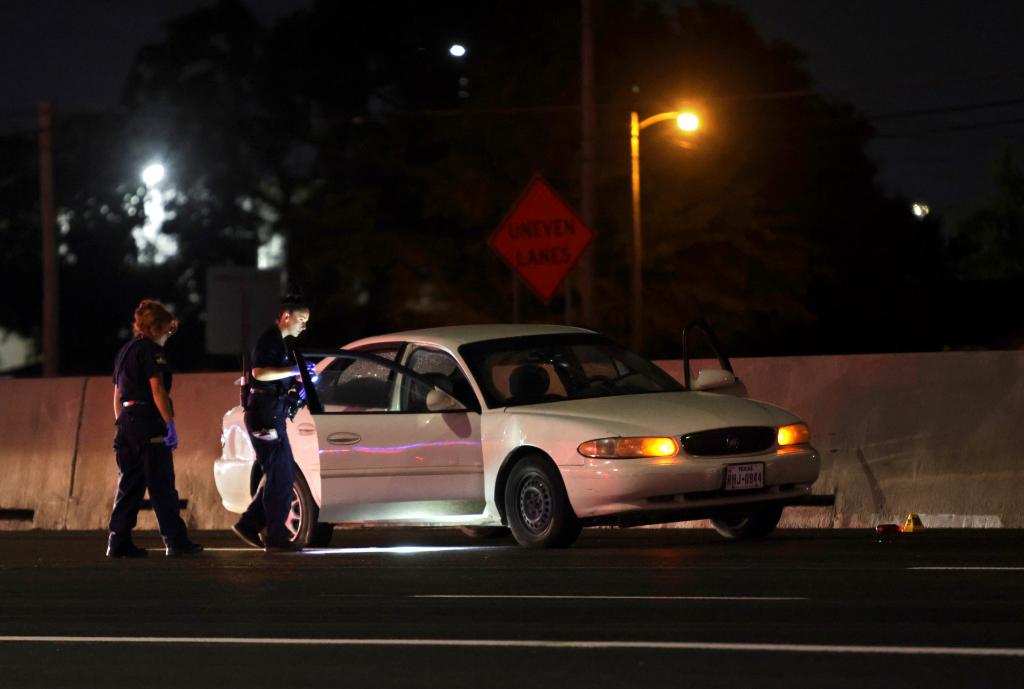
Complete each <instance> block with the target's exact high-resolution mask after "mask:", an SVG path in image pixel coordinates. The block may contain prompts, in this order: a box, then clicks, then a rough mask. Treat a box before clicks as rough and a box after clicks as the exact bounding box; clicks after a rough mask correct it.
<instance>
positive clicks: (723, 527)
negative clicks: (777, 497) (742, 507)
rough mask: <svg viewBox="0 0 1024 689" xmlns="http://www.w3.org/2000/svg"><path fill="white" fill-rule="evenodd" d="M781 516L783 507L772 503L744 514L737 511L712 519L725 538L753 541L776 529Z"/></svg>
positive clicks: (714, 525) (712, 523) (716, 529)
mask: <svg viewBox="0 0 1024 689" xmlns="http://www.w3.org/2000/svg"><path fill="white" fill-rule="evenodd" d="M781 518H782V507H781V506H779V505H770V506H767V507H759V508H757V509H755V510H752V511H750V512H746V513H742V514H740V513H737V514H731V515H728V516H722V517H718V518H717V519H712V520H711V525H712V526H713V527H715V531H717V532H718V533H719V534H721V535H722V536H724V537H725V538H728V539H731V540H737V541H752V540H755V539H758V538H764V537H765V536H767V535H768V534H770V533H771V532H772V531H774V530H775V527H776V526H778V524H779V520H780V519H781Z"/></svg>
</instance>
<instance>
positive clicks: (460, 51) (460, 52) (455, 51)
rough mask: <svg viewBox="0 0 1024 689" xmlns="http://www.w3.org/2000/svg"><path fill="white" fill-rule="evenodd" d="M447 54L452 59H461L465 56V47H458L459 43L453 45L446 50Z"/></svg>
mask: <svg viewBox="0 0 1024 689" xmlns="http://www.w3.org/2000/svg"><path fill="white" fill-rule="evenodd" d="M448 54H449V55H451V56H452V57H463V56H464V55H465V54H466V46H464V45H460V44H459V43H453V44H452V46H451V47H450V48H448Z"/></svg>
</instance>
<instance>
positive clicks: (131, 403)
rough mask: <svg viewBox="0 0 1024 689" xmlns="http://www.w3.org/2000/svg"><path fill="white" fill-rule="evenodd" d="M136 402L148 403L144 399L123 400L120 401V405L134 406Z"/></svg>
mask: <svg viewBox="0 0 1024 689" xmlns="http://www.w3.org/2000/svg"><path fill="white" fill-rule="evenodd" d="M136 404H142V405H146V404H149V402H147V401H146V400H124V401H122V402H121V406H122V407H134V406H135V405H136Z"/></svg>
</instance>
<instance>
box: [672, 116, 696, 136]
mask: <svg viewBox="0 0 1024 689" xmlns="http://www.w3.org/2000/svg"><path fill="white" fill-rule="evenodd" d="M676 124H677V125H678V126H679V128H680V129H682V130H683V131H684V132H695V131H697V130H698V129H700V118H699V117H697V115H695V114H694V113H692V112H681V113H679V117H677V118H676Z"/></svg>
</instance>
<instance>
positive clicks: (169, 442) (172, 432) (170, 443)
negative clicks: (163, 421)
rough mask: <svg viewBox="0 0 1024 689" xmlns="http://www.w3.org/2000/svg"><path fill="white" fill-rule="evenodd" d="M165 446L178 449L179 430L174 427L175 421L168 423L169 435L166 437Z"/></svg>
mask: <svg viewBox="0 0 1024 689" xmlns="http://www.w3.org/2000/svg"><path fill="white" fill-rule="evenodd" d="M164 445H166V446H167V447H169V448H171V449H172V450H177V449H178V429H177V428H175V427H174V422H173V421H168V422H167V435H166V436H165V437H164Z"/></svg>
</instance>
